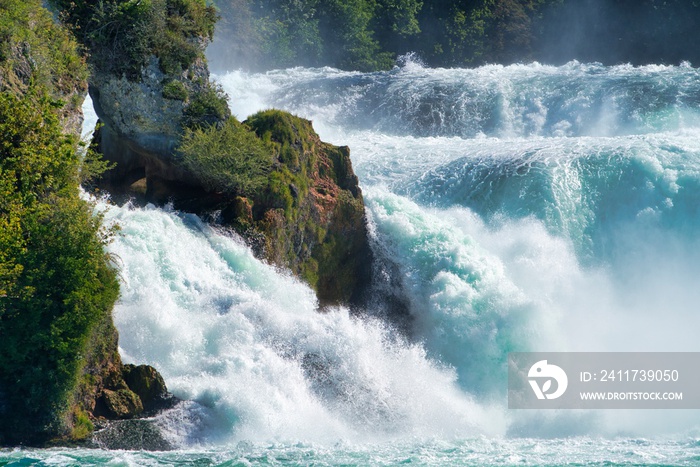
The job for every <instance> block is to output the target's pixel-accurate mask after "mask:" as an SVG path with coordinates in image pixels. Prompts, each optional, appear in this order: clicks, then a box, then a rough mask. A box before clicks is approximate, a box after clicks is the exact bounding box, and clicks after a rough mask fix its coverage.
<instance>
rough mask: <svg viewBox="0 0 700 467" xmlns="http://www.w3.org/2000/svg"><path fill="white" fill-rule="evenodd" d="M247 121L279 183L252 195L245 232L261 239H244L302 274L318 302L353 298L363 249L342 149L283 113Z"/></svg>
mask: <svg viewBox="0 0 700 467" xmlns="http://www.w3.org/2000/svg"><path fill="white" fill-rule="evenodd" d="M247 123H248V124H249V125H250V127H251V128H253V130H255V132H256V133H258V135H259V136H260V137H261V138H263V139H269V140H270V141H272V142H273V143H275V145H276V148H277V150H278V154H277V162H276V167H275V172H277V176H276V177H275V179H276V180H278V181H280V180H281V182H278V183H276V184H271V185H270V186H269V187H268V189H267V190H266V191H265V193H264V194H263V195H262V196H260V197H259V199H254V200H252V203H251V204H252V207H251V211H252V213H253V218H254V220H253V222H252V226H253V231H255V232H262V233H263V234H264V242H263V243H262V244H261V243H260V242H258V243H257V244H256V243H255V242H254V240H255V239H254V238H251V243H253V244H254V245H255V246H256V250H257V251H258V253H259V254H260V255H261V256H263V257H265V258H267V259H268V260H270V261H272V262H274V263H276V264H278V265H280V266H284V267H287V268H289V269H291V270H292V271H293V272H294V273H295V274H297V275H298V276H300V277H302V278H303V279H305V280H306V281H307V282H308V283H309V284H310V285H311V286H312V287H314V288H315V289H316V291H317V294H318V298H319V301H320V302H321V304H322V305H333V304H353V303H358V302H359V301H360V299H361V297H360V295H361V294H362V291H363V290H364V289H365V287H366V286H367V284H368V282H369V275H370V268H371V252H370V248H369V245H368V237H367V227H366V219H365V210H364V202H363V199H362V192H361V190H360V187H359V184H358V179H357V176H355V173H354V172H353V170H352V162H351V161H350V150H349V148H347V147H346V146H341V147H339V146H333V145H331V144H328V143H324V142H322V141H321V139H320V138H319V136H318V134H316V132H315V131H314V130H313V127H312V125H311V122H310V121H308V120H305V119H302V118H299V117H295V116H293V115H290V114H288V113H286V112H281V111H276V110H271V111H265V112H260V113H258V114H256V115H254V116H252V117H251V118H250V119H249V120H248V121H247ZM225 214H226V212H225ZM244 216H245V215H244ZM244 219H245V217H242V216H240V215H239V216H238V217H236V218H232V219H226V220H228V221H229V222H234V223H235V222H241V221H242V220H243V221H244ZM244 235H245V232H244ZM248 236H249V237H251V235H250V234H248Z"/></svg>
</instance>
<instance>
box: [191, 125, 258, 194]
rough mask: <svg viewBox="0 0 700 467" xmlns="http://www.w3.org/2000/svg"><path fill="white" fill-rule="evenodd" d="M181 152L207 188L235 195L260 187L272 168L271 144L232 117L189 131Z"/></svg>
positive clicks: (250, 192) (253, 191) (252, 192)
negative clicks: (222, 121) (219, 122)
mask: <svg viewBox="0 0 700 467" xmlns="http://www.w3.org/2000/svg"><path fill="white" fill-rule="evenodd" d="M178 153H179V155H180V158H181V159H180V163H181V164H182V166H183V167H184V168H185V169H186V170H187V171H188V172H189V173H191V174H193V175H194V176H195V177H196V178H197V179H198V180H199V181H200V182H201V183H202V185H203V186H204V187H205V188H206V189H208V190H212V191H219V192H224V193H229V194H234V195H242V196H249V195H252V194H254V193H255V192H256V191H258V190H260V189H261V188H262V187H263V186H264V185H265V184H266V183H267V174H268V173H269V171H270V170H271V168H272V158H271V156H270V148H269V146H268V145H266V144H265V143H264V142H263V141H262V140H261V139H260V138H258V137H257V136H256V135H255V133H253V132H252V131H250V130H249V129H248V128H247V127H246V126H245V125H242V124H241V123H239V122H237V121H236V120H235V119H234V118H232V117H231V118H229V119H228V120H226V121H225V122H224V123H223V124H222V125H221V126H220V127H218V126H210V127H208V128H195V129H194V130H192V129H188V130H186V133H185V135H184V136H183V138H182V143H181V145H180V147H179V148H178Z"/></svg>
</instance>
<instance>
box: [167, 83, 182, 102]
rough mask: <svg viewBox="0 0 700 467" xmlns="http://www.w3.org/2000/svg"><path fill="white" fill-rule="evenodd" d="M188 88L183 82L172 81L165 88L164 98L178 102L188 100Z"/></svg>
mask: <svg viewBox="0 0 700 467" xmlns="http://www.w3.org/2000/svg"><path fill="white" fill-rule="evenodd" d="M187 96H188V93H187V88H186V87H185V85H184V84H182V82H181V81H178V80H172V81H169V82H167V83H165V85H164V86H163V97H165V98H166V99H173V100H178V101H184V100H187Z"/></svg>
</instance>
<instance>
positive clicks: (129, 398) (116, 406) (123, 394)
mask: <svg viewBox="0 0 700 467" xmlns="http://www.w3.org/2000/svg"><path fill="white" fill-rule="evenodd" d="M101 400H102V402H103V404H104V410H105V416H106V417H107V418H109V419H117V420H118V419H127V418H134V417H136V416H138V415H140V414H141V413H143V404H142V403H141V399H140V398H139V396H138V395H137V394H136V393H134V392H133V391H130V390H128V389H119V390H117V391H111V390H109V389H105V390H104V391H103V392H102V399H101Z"/></svg>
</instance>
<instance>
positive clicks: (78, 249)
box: [0, 89, 119, 444]
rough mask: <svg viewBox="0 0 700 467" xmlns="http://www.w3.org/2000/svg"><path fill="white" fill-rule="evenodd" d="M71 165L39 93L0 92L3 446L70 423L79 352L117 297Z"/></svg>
mask: <svg viewBox="0 0 700 467" xmlns="http://www.w3.org/2000/svg"><path fill="white" fill-rule="evenodd" d="M79 164H80V159H79V156H78V155H77V151H76V144H75V141H74V139H73V138H70V137H66V136H64V135H63V134H62V133H61V127H60V122H59V119H58V117H57V115H56V109H55V104H54V102H53V101H52V100H51V99H49V98H47V97H46V96H45V95H44V94H43V92H42V91H41V90H36V89H33V90H30V92H28V93H27V94H25V95H24V96H22V97H18V96H15V95H12V94H10V93H7V92H5V93H0V252H1V253H0V295H2V296H3V298H2V299H1V300H0V336H2V339H0V388H2V389H4V394H3V399H4V401H3V402H4V404H3V408H0V410H2V412H3V413H0V419H2V420H3V423H2V425H0V438H3V437H4V439H5V440H6V442H9V443H17V442H22V443H30V444H31V443H37V442H42V441H45V440H46V439H47V438H49V437H54V436H58V435H62V434H66V432H67V431H68V430H69V429H70V427H69V426H66V425H65V423H66V420H68V419H70V417H69V416H68V415H67V414H69V413H70V410H71V407H70V400H71V397H70V396H71V394H72V392H73V391H74V390H75V388H76V386H77V382H78V377H79V372H80V370H81V368H82V363H83V360H82V355H83V354H84V352H85V349H86V346H87V344H88V340H89V336H90V334H91V332H92V329H93V328H94V326H96V324H97V323H98V322H99V321H100V320H102V319H103V318H104V316H105V314H109V313H110V312H111V308H112V306H113V304H114V301H115V300H116V298H117V295H118V291H119V285H118V282H117V279H116V274H115V272H114V270H113V269H112V267H111V266H110V264H109V261H108V257H107V256H106V254H105V252H104V249H103V246H104V242H105V241H106V240H105V237H104V236H103V234H102V227H101V224H100V219H99V218H96V217H94V216H93V215H92V208H91V206H90V205H89V204H88V203H86V202H85V201H83V200H81V199H80V197H79V196H78V180H79V177H80V175H79ZM84 428H86V426H85V424H82V428H81V430H82V429H84ZM79 431H80V430H79ZM3 435H4V436H3Z"/></svg>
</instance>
